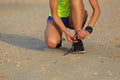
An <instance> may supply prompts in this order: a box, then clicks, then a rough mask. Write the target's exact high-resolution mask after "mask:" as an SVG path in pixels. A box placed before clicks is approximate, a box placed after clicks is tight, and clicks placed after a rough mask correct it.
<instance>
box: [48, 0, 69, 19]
mask: <svg viewBox="0 0 120 80" xmlns="http://www.w3.org/2000/svg"><path fill="white" fill-rule="evenodd" d="M69 14H70V0H58V16H59V17H68V16H69ZM50 15H51V14H50Z"/></svg>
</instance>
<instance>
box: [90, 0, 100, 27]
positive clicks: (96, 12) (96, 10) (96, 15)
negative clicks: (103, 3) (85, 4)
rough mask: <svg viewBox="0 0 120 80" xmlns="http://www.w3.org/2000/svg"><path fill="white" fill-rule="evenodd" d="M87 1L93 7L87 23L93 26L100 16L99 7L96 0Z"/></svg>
mask: <svg viewBox="0 0 120 80" xmlns="http://www.w3.org/2000/svg"><path fill="white" fill-rule="evenodd" d="M89 1H90V4H91V6H92V8H93V13H92V16H91V18H90V21H89V23H88V26H91V27H94V26H95V24H96V22H97V20H98V18H99V16H100V12H101V11H100V7H99V4H98V0H89Z"/></svg>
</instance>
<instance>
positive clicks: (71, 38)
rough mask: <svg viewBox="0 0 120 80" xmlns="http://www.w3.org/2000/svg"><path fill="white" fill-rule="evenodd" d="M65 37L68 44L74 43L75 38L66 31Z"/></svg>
mask: <svg viewBox="0 0 120 80" xmlns="http://www.w3.org/2000/svg"><path fill="white" fill-rule="evenodd" d="M65 35H66V38H67V40H68V41H69V42H71V43H74V42H76V38H75V37H74V36H73V35H72V34H71V32H70V31H67V32H66V33H65Z"/></svg>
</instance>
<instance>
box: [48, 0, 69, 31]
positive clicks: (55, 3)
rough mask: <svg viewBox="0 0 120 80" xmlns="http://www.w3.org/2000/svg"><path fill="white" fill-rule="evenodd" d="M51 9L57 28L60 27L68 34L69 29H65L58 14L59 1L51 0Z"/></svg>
mask: <svg viewBox="0 0 120 80" xmlns="http://www.w3.org/2000/svg"><path fill="white" fill-rule="evenodd" d="M50 9H51V13H52V17H53V20H54V22H55V24H57V26H59V27H60V29H61V30H62V31H63V32H64V33H67V28H66V27H65V25H64V24H63V22H62V21H61V19H60V17H59V16H58V12H57V9H58V0H50Z"/></svg>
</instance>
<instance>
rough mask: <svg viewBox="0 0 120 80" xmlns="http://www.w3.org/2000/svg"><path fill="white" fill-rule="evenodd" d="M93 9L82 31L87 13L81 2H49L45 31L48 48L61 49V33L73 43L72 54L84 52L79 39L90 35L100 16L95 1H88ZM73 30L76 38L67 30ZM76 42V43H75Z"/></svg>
mask: <svg viewBox="0 0 120 80" xmlns="http://www.w3.org/2000/svg"><path fill="white" fill-rule="evenodd" d="M89 2H90V4H91V7H92V8H93V13H92V16H91V18H90V20H89V23H88V24H87V27H86V28H85V29H83V26H84V23H85V21H86V18H87V15H88V14H87V11H85V6H84V4H83V0H49V4H50V9H51V13H50V15H49V17H48V21H47V27H46V30H45V42H46V44H47V45H48V47H50V48H59V47H61V36H62V32H63V33H64V34H65V35H66V38H67V40H68V41H70V42H72V43H74V52H76V51H80V52H85V51H84V47H83V43H82V40H81V39H84V38H86V37H87V36H88V35H89V34H90V33H92V30H93V27H94V26H95V23H96V22H97V20H98V18H99V15H100V7H99V4H98V1H97V0H89ZM67 28H70V29H74V30H75V33H76V37H74V36H73V35H72V34H71V32H70V31H69V30H68V29H67ZM76 41H77V42H76Z"/></svg>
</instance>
